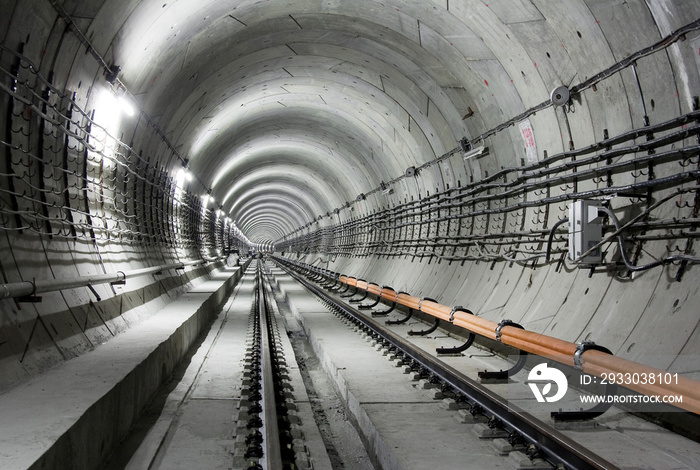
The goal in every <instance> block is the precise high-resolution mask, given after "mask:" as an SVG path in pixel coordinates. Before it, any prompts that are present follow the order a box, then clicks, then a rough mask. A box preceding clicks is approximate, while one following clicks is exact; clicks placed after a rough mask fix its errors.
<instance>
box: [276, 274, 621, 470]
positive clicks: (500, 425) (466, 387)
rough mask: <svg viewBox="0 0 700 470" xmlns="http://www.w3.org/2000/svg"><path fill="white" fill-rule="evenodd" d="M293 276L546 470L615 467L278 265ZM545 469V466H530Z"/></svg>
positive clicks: (340, 314)
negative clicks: (524, 450)
mask: <svg viewBox="0 0 700 470" xmlns="http://www.w3.org/2000/svg"><path fill="white" fill-rule="evenodd" d="M278 266H279V267H281V268H282V269H283V270H284V271H285V272H286V273H287V274H288V275H290V276H291V277H292V278H293V279H294V280H296V281H297V282H299V283H300V284H301V285H303V286H304V287H305V288H306V289H307V290H308V291H310V292H311V293H313V294H314V295H316V296H317V297H318V298H319V299H320V300H321V301H322V302H323V303H324V304H325V305H326V306H327V307H328V308H329V309H330V310H332V311H334V312H335V313H336V314H337V315H339V316H344V317H345V318H346V319H347V320H348V321H349V322H351V323H353V324H354V325H355V326H356V328H357V329H358V330H359V331H361V332H363V333H364V334H366V335H368V336H369V337H370V338H372V339H373V341H374V342H376V344H377V347H382V348H383V349H385V350H386V351H387V354H389V355H391V356H392V357H395V358H396V360H397V361H399V362H400V363H401V364H403V365H405V366H406V367H408V368H411V369H412V370H413V371H415V373H416V374H417V375H420V376H421V377H424V378H425V379H427V380H428V381H430V382H433V383H434V384H435V385H436V386H437V387H439V388H440V389H441V390H443V391H444V392H445V394H446V395H452V396H454V397H455V399H456V400H457V401H458V402H459V403H460V405H461V407H466V408H467V409H468V410H469V414H471V415H472V417H473V419H474V420H476V421H482V422H486V424H487V425H488V427H489V428H490V430H491V431H490V432H492V433H494V435H495V434H499V435H503V436H507V440H508V441H509V442H512V443H513V444H515V445H517V446H519V447H520V448H524V449H527V453H528V454H529V456H531V457H533V458H534V460H535V461H537V460H539V461H541V462H542V463H543V464H544V465H543V466H542V467H541V468H572V469H573V468H576V469H579V468H581V469H589V468H595V469H614V468H617V467H616V466H615V465H613V464H612V463H610V462H608V461H607V460H605V459H604V458H602V457H601V456H599V455H597V454H596V453H594V452H592V451H590V450H589V449H587V448H586V447H583V446H581V445H580V444H578V443H576V442H575V441H573V440H572V439H570V438H568V437H567V436H565V435H564V434H562V433H561V432H559V431H558V430H556V429H554V428H552V427H551V426H550V425H548V424H547V423H545V422H543V421H541V420H538V419H536V418H535V417H533V416H532V415H530V414H528V413H526V412H524V411H522V410H519V409H517V408H516V407H514V406H513V405H512V404H509V403H508V402H507V400H505V399H504V398H502V397H500V396H499V395H497V394H496V393H494V392H493V391H491V390H489V389H487V388H485V387H484V386H482V385H481V384H479V383H477V382H476V381H474V380H473V379H470V378H469V377H467V376H466V375H464V374H462V373H461V372H459V371H458V370H456V369H454V368H452V367H451V366H449V365H448V364H446V363H444V362H443V361H441V360H440V359H438V358H436V357H435V356H432V355H430V354H427V353H426V352H425V351H423V350H421V349H420V348H418V347H417V346H416V345H415V344H413V343H412V342H410V341H408V340H406V339H405V338H403V337H401V336H399V335H397V334H396V333H394V332H393V331H391V330H389V329H388V328H386V327H385V326H383V325H382V324H380V323H378V322H376V321H374V320H373V319H372V318H370V317H368V316H366V315H364V314H362V313H361V312H360V311H359V310H357V309H355V308H353V307H351V306H349V305H347V304H345V303H344V302H342V301H340V300H339V299H337V298H335V297H334V296H331V295H329V294H327V293H325V292H324V291H323V290H322V289H320V288H319V287H317V286H316V285H314V284H312V283H311V282H309V281H308V280H306V279H305V278H303V277H302V276H301V275H299V274H298V273H296V272H294V271H293V266H286V265H284V264H281V263H278ZM530 468H540V467H536V466H535V467H530Z"/></svg>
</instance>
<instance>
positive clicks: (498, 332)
mask: <svg viewBox="0 0 700 470" xmlns="http://www.w3.org/2000/svg"><path fill="white" fill-rule="evenodd" d="M504 326H513V327H515V328H520V329H521V330H524V329H525V328H523V327H522V326H521V325H519V324H517V323H515V322H514V321H512V320H501V321H500V322H498V326H497V327H496V341H498V342H499V343H500V342H501V328H503V327H504Z"/></svg>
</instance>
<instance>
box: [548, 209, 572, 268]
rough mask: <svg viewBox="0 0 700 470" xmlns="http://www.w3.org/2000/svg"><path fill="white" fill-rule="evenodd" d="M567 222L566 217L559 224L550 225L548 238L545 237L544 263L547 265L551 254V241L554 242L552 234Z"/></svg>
mask: <svg viewBox="0 0 700 470" xmlns="http://www.w3.org/2000/svg"><path fill="white" fill-rule="evenodd" d="M568 221H569V218H568V217H564V218H563V219H561V220H560V221H559V222H557V223H556V224H554V225H552V228H551V230H550V231H549V236H548V237H547V256H546V257H545V261H546V262H547V263H549V259H550V257H551V254H552V241H553V240H554V232H556V231H557V229H558V228H559V227H560V226H561V225H563V224H565V223H567V222H568Z"/></svg>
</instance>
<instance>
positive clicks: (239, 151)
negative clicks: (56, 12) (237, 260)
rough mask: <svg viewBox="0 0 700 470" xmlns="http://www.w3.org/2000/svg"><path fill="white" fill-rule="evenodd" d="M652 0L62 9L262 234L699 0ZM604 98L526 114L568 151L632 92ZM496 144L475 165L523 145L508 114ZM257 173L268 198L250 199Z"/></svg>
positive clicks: (649, 33)
mask: <svg viewBox="0 0 700 470" xmlns="http://www.w3.org/2000/svg"><path fill="white" fill-rule="evenodd" d="M659 3H663V5H651V4H650V5H647V4H645V3H644V2H642V1H634V2H624V3H623V4H617V3H616V2H600V1H593V0H586V1H583V0H574V1H567V2H544V1H535V2H530V1H525V0H508V1H506V0H495V1H488V2H487V1H477V0H450V1H447V0H435V1H430V2H426V1H424V0H416V1H398V0H396V1H393V2H383V3H379V2H375V1H369V0H352V1H350V0H343V1H340V0H307V1H299V0H288V1H264V2H261V1H257V0H255V1H254V0H249V1H237V2H233V3H232V2H226V1H221V0H201V1H197V2H191V1H187V2H186V1H177V2H173V1H168V0H161V1H159V2H155V1H150V0H143V1H138V0H132V1H130V2H126V3H123V2H119V4H117V3H116V2H100V1H98V0H94V1H90V2H78V3H71V2H69V3H68V4H66V5H65V8H66V10H67V13H68V14H69V15H71V16H72V17H74V18H76V19H79V18H93V19H92V20H91V21H90V22H89V26H88V27H87V28H86V36H87V37H88V38H89V40H90V41H91V42H92V44H93V45H94V46H95V49H96V50H98V51H108V56H107V57H106V59H111V60H113V62H114V63H117V64H119V65H120V66H121V67H122V71H121V75H120V79H121V81H122V82H123V83H124V84H125V86H126V87H127V88H128V89H129V91H130V92H131V93H132V94H133V95H134V97H135V99H136V100H137V101H138V103H139V105H140V106H141V107H142V108H143V109H144V111H145V112H146V113H148V115H150V116H151V117H152V118H153V119H154V120H155V121H156V122H157V124H158V126H159V127H160V128H161V129H162V130H163V132H164V134H165V135H166V137H167V138H168V139H169V140H170V141H171V142H172V143H173V145H174V146H175V148H177V149H178V151H179V152H180V154H182V155H183V156H185V157H186V158H188V159H189V165H190V167H191V168H192V170H193V171H194V172H195V173H196V174H197V175H198V177H199V179H200V181H201V182H202V184H203V185H204V186H205V187H204V188H202V191H204V190H206V189H209V188H211V189H212V190H213V194H212V195H213V196H214V198H215V199H216V201H221V204H222V205H223V209H224V210H225V211H226V212H227V213H229V215H230V217H231V218H233V219H234V220H238V221H239V222H241V223H243V224H248V223H249V217H252V216H253V215H254V216H255V221H256V222H255V224H256V225H255V227H256V229H255V234H256V235H255V236H256V237H261V239H266V240H267V239H273V238H275V237H279V234H280V233H281V232H283V231H285V230H289V229H290V228H294V229H296V228H298V227H299V226H300V225H304V224H308V223H309V222H311V221H313V220H316V218H317V217H318V215H325V214H327V213H332V212H333V211H334V209H336V208H341V207H343V206H344V205H347V203H348V202H352V201H355V200H356V198H357V196H358V195H359V194H363V193H367V192H369V191H372V190H373V189H375V188H377V187H379V186H380V185H382V184H383V182H385V181H391V180H394V179H395V178H396V177H398V176H400V175H402V174H403V173H404V171H405V169H406V168H408V167H410V166H420V165H421V164H423V163H426V162H429V161H431V160H434V159H435V158H436V157H439V156H440V155H442V154H444V153H446V152H448V151H450V150H451V149H454V148H455V147H457V145H458V144H457V143H458V141H459V140H460V139H461V138H463V137H465V136H467V137H468V138H473V137H475V136H478V135H480V134H481V133H482V132H484V131H485V130H487V129H490V128H492V127H494V126H497V125H498V124H500V123H502V122H503V121H506V120H508V119H510V118H512V117H514V116H516V115H518V114H519V113H522V112H523V111H524V110H526V109H527V108H529V107H532V106H535V105H537V104H539V103H541V102H543V101H546V100H547V99H548V98H549V93H550V91H551V90H552V89H554V88H555V87H556V86H559V85H562V84H567V85H568V84H571V83H575V82H580V81H582V80H584V79H585V78H587V77H588V75H589V74H590V73H592V72H594V71H595V72H597V71H600V70H602V69H604V68H606V67H608V66H610V65H611V64H613V63H614V62H615V61H617V60H620V59H621V58H622V57H625V56H626V55H629V54H630V53H632V52H634V51H635V50H638V49H639V48H641V47H643V46H646V45H648V44H650V43H653V42H654V41H655V40H658V38H659V37H661V36H662V35H664V34H668V33H669V32H670V31H671V30H673V29H675V28H678V27H680V26H682V25H683V24H685V23H686V22H687V21H685V20H684V18H694V17H697V16H698V15H699V14H700V7H698V5H697V4H694V2H670V1H668V2H659ZM622 26H624V27H625V28H627V33H626V34H620V29H621V27H622ZM673 53H674V52H672V54H673ZM81 60H90V59H89V58H85V59H81V58H78V60H77V61H76V62H80V61H81ZM679 63H681V62H680V61H678V63H676V67H677V68H678V67H680V66H679V65H678V64H679ZM79 65H81V64H79V63H77V64H75V65H74V66H75V67H76V68H79V67H78V66H79ZM677 72H678V74H679V76H684V71H683V70H682V69H680V68H678V70H677ZM685 75H688V74H685ZM681 82H683V80H681ZM624 86H625V84H624V83H623V81H622V80H621V79H620V77H613V78H611V79H609V80H608V81H607V82H606V88H607V89H608V90H621V89H624ZM691 89H692V83H690V82H689V81H688V80H686V81H685V86H682V87H681V88H680V89H679V90H678V100H679V103H680V107H681V108H685V107H687V106H688V103H690V100H691V95H692V93H691ZM605 94H606V91H605V90H604V91H603V93H602V94H600V95H605ZM608 94H609V93H608ZM621 95H623V96H624V95H627V96H629V95H630V94H626V93H625V92H624V91H623V92H622V93H621ZM604 100H605V97H604V96H600V97H593V98H591V97H588V98H586V99H585V100H584V101H583V102H582V103H579V104H578V106H577V114H576V116H572V117H571V118H570V119H571V123H569V122H568V121H565V119H563V118H562V117H561V116H559V115H558V114H557V113H556V110H555V109H552V108H550V109H546V110H544V111H541V112H539V113H538V114H537V116H532V117H531V120H532V125H533V130H534V133H535V137H536V140H537V144H538V148H540V149H546V150H547V151H549V152H550V153H552V152H558V151H561V150H563V149H564V148H565V147H566V145H567V144H568V138H566V137H564V136H565V133H566V129H567V126H569V125H571V126H576V129H577V132H578V135H582V134H586V133H587V134H590V135H601V134H602V132H600V130H601V129H602V128H606V129H610V132H611V134H613V133H614V132H615V131H616V130H618V129H625V128H628V127H629V126H630V121H631V120H632V117H631V116H633V115H635V114H638V113H636V112H635V110H636V107H638V106H639V105H638V104H637V103H634V102H633V101H631V100H630V101H629V102H627V103H625V102H623V101H624V100H623V101H620V100H617V101H616V102H614V103H606V104H607V111H606V112H605V113H604V112H602V111H601V109H600V108H601V107H600V106H599V105H600V104H601V103H602V102H604ZM611 109H613V111H614V112H613V111H611ZM470 111H471V112H470ZM464 116H470V117H469V118H468V119H464V118H463V117H464ZM620 116H625V118H624V119H622V121H624V120H625V119H628V118H627V116H629V121H627V122H620V121H621V120H620ZM139 138H141V139H143V140H146V139H148V136H146V133H143V132H142V133H140V134H139V133H137V135H136V136H135V139H136V141H137V143H138V140H139ZM141 143H142V144H144V145H147V146H148V145H155V144H153V143H152V142H148V141H146V142H141ZM489 145H490V146H491V148H492V151H491V152H490V154H491V155H492V157H491V158H489V159H484V161H481V162H479V163H476V164H477V165H478V166H480V167H481V170H484V171H491V170H497V169H499V168H500V167H503V166H513V165H517V164H519V162H520V161H521V159H522V158H523V157H524V149H523V144H522V141H521V140H520V135H519V133H518V131H517V129H511V130H506V131H505V132H502V133H500V134H498V135H497V136H494V137H493V138H492V139H491V141H490V142H489ZM446 165H447V163H446ZM176 167H177V165H176V164H173V169H175V168H176ZM460 171H466V170H463V169H460V168H455V169H454V172H460ZM462 177H464V176H462ZM450 178H452V177H451V176H445V175H444V174H443V173H442V172H441V169H440V167H439V166H438V165H434V166H431V167H429V168H427V169H426V170H424V171H422V172H421V175H420V181H417V182H416V184H415V185H413V184H411V185H410V187H409V185H406V186H404V188H403V191H398V192H400V193H401V196H403V197H408V196H417V197H420V196H421V195H420V191H421V188H423V190H432V189H433V188H442V187H444V185H446V184H450V181H449V179H450ZM451 184H452V185H454V182H452V183H451ZM260 188H265V191H268V192H269V197H265V198H263V197H260V196H259V194H261V191H260ZM271 188H277V189H276V190H271V191H270V189H271ZM416 191H418V194H412V193H415V192H416ZM276 197H277V198H278V201H277V203H274V202H271V199H274V198H276ZM377 204H378V203H377V202H376V201H374V200H372V201H370V202H369V203H368V204H367V205H365V206H364V209H361V210H365V211H371V210H373V209H376V206H377ZM292 208H293V209H292ZM250 220H252V219H250ZM263 227H265V228H263ZM253 241H255V240H253Z"/></svg>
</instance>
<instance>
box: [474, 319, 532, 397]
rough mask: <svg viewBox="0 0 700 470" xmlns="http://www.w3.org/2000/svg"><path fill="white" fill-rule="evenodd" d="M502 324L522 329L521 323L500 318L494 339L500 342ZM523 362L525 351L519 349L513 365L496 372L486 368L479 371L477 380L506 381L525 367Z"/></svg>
mask: <svg viewBox="0 0 700 470" xmlns="http://www.w3.org/2000/svg"><path fill="white" fill-rule="evenodd" d="M504 326H512V327H514V328H520V329H521V330H524V328H523V327H522V326H521V325H519V324H517V323H515V322H514V321H511V320H501V321H500V322H498V326H497V327H496V341H498V342H499V343H500V342H501V329H502V328H503V327H504ZM525 362H527V352H526V351H522V350H521V351H520V355H519V356H518V360H517V361H516V362H515V364H513V367H511V368H510V369H507V370H500V371H498V372H496V371H488V370H485V371H483V372H479V374H478V375H479V380H480V381H481V382H482V383H508V378H509V377H511V376H513V375H515V374H517V373H518V372H520V371H521V370H522V368H523V367H525Z"/></svg>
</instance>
